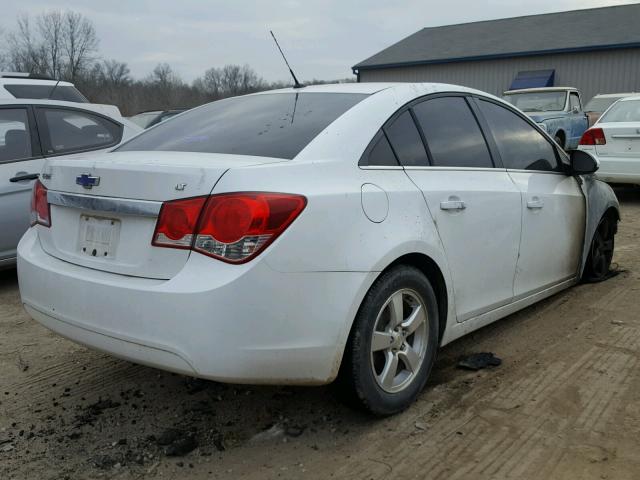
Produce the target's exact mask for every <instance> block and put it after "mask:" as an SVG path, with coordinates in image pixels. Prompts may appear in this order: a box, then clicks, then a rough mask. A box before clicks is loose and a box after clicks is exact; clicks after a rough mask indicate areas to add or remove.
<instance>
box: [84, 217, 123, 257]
mask: <svg viewBox="0 0 640 480" xmlns="http://www.w3.org/2000/svg"><path fill="white" fill-rule="evenodd" d="M119 237H120V220H116V219H113V218H102V217H91V216H89V215H81V216H80V241H79V246H80V248H79V250H80V253H81V254H83V255H89V256H90V257H97V258H109V257H113V256H114V255H115V251H116V247H117V246H118V238H119Z"/></svg>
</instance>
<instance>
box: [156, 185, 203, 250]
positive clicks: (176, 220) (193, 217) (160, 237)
mask: <svg viewBox="0 0 640 480" xmlns="http://www.w3.org/2000/svg"><path fill="white" fill-rule="evenodd" d="M206 201H207V197H194V198H186V199H184V200H174V201H171V202H165V203H163V204H162V208H161V209H160V215H159V216H158V222H157V223H156V231H155V232H154V233H153V241H152V242H151V244H152V245H155V246H156V247H172V248H191V245H192V244H193V234H194V232H195V229H196V226H197V225H198V218H199V217H200V212H201V211H202V206H203V205H204V203H205V202H206Z"/></svg>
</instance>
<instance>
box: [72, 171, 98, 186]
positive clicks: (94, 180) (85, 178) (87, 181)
mask: <svg viewBox="0 0 640 480" xmlns="http://www.w3.org/2000/svg"><path fill="white" fill-rule="evenodd" d="M76 184H77V185H82V186H83V187H84V188H86V189H90V188H92V187H97V186H98V185H100V177H94V176H93V175H89V174H88V173H83V174H82V175H78V176H77V177H76Z"/></svg>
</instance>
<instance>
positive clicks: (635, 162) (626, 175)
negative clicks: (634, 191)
mask: <svg viewBox="0 0 640 480" xmlns="http://www.w3.org/2000/svg"><path fill="white" fill-rule="evenodd" d="M592 153H593V152H592ZM598 161H599V162H600V167H599V168H598V170H597V171H596V173H595V175H596V178H597V179H598V180H602V181H603V182H609V183H632V184H639V185H640V154H639V155H638V157H610V156H606V157H604V156H598Z"/></svg>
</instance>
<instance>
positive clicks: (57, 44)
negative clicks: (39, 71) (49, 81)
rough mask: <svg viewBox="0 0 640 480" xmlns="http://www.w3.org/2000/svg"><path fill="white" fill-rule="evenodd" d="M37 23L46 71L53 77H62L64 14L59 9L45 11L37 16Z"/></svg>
mask: <svg viewBox="0 0 640 480" xmlns="http://www.w3.org/2000/svg"><path fill="white" fill-rule="evenodd" d="M37 25H38V33H39V35H40V38H41V44H40V48H39V50H40V51H41V52H42V57H43V58H42V61H43V64H44V65H43V66H44V68H45V69H46V73H47V74H48V75H50V76H51V77H53V78H61V77H62V75H63V74H64V68H65V65H64V63H65V61H64V59H63V55H64V50H63V45H64V33H65V32H64V18H63V15H62V13H60V12H59V11H52V12H48V13H44V14H42V15H40V16H39V17H37Z"/></svg>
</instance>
